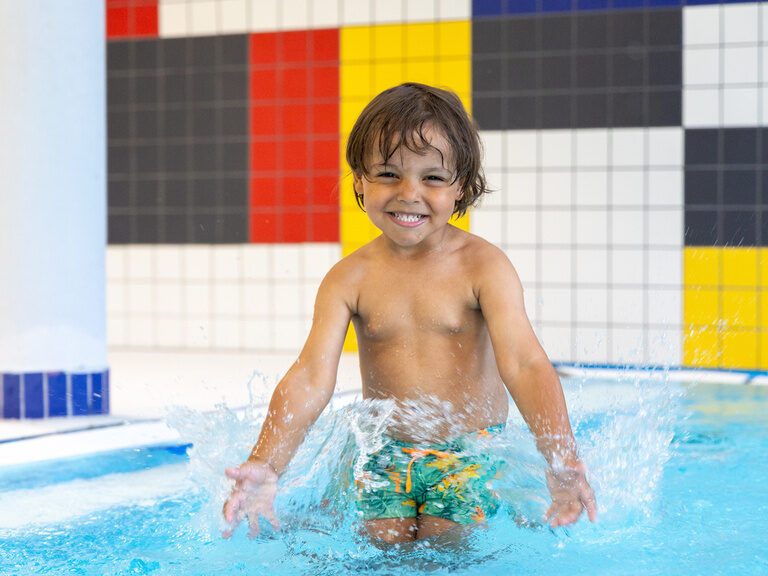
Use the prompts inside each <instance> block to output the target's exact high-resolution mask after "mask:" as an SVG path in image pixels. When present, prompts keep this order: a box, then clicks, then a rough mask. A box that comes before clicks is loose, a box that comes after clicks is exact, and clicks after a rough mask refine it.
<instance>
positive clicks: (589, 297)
mask: <svg viewBox="0 0 768 576" xmlns="http://www.w3.org/2000/svg"><path fill="white" fill-rule="evenodd" d="M607 321H608V291H607V290H606V289H605V288H577V289H576V322H577V323H584V322H586V323H589V324H605V323H606V322H607Z"/></svg>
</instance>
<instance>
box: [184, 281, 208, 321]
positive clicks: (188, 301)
mask: <svg viewBox="0 0 768 576" xmlns="http://www.w3.org/2000/svg"><path fill="white" fill-rule="evenodd" d="M184 307H185V314H186V315H195V316H207V315H208V314H209V313H210V311H211V289H210V287H209V286H208V284H205V283H203V282H190V283H188V284H185V285H184Z"/></svg>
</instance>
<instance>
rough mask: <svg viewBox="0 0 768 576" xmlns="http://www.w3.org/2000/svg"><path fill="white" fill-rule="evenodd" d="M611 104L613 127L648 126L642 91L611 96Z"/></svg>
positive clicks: (617, 93) (616, 93)
mask: <svg viewBox="0 0 768 576" xmlns="http://www.w3.org/2000/svg"><path fill="white" fill-rule="evenodd" d="M609 100H610V102H611V115H612V116H611V126H615V127H631V126H645V125H646V124H647V121H646V116H645V112H644V107H645V103H644V94H643V92H642V91H640V90H638V91H632V92H615V93H613V94H611V95H609Z"/></svg>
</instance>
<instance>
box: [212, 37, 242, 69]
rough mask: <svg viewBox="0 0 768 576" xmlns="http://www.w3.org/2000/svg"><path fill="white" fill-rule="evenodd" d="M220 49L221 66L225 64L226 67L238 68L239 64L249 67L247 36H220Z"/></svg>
mask: <svg viewBox="0 0 768 576" xmlns="http://www.w3.org/2000/svg"><path fill="white" fill-rule="evenodd" d="M219 49H220V60H219V63H220V64H223V65H224V66H236V65H238V64H241V65H243V66H247V65H248V63H249V55H248V35H247V34H232V35H227V36H220V37H219Z"/></svg>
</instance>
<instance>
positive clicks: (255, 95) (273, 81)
mask: <svg viewBox="0 0 768 576" xmlns="http://www.w3.org/2000/svg"><path fill="white" fill-rule="evenodd" d="M276 98H277V71H275V70H251V100H275V99H276Z"/></svg>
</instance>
